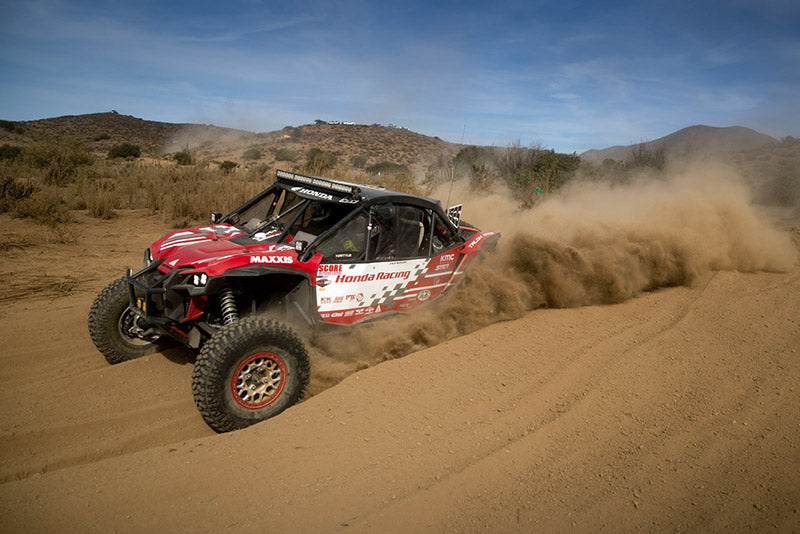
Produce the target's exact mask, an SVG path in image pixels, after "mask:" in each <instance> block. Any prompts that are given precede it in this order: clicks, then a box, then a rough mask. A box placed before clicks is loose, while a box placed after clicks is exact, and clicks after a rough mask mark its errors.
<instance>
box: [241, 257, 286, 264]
mask: <svg viewBox="0 0 800 534" xmlns="http://www.w3.org/2000/svg"><path fill="white" fill-rule="evenodd" d="M293 262H294V260H293V259H292V258H291V256H250V263H283V264H286V263H293Z"/></svg>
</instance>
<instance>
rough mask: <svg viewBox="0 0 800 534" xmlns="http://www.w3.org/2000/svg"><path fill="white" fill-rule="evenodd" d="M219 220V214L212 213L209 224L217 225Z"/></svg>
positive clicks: (220, 216) (220, 217)
mask: <svg viewBox="0 0 800 534" xmlns="http://www.w3.org/2000/svg"><path fill="white" fill-rule="evenodd" d="M221 220H222V214H221V213H217V212H214V213H212V214H211V223H212V224H217V223H218V222H219V221H221Z"/></svg>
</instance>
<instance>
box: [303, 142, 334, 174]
mask: <svg viewBox="0 0 800 534" xmlns="http://www.w3.org/2000/svg"><path fill="white" fill-rule="evenodd" d="M337 160H338V158H337V157H336V154H334V153H333V152H328V151H326V150H322V149H319V148H310V149H309V150H308V152H307V153H306V164H305V166H304V167H303V170H304V171H305V172H308V173H311V174H322V173H323V172H325V171H327V170H330V169H333V168H334V167H336V163H337Z"/></svg>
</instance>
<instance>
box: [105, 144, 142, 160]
mask: <svg viewBox="0 0 800 534" xmlns="http://www.w3.org/2000/svg"><path fill="white" fill-rule="evenodd" d="M141 155H142V149H141V148H139V147H138V146H137V145H133V144H131V143H121V144H119V145H115V146H113V147H111V150H109V151H108V158H109V159H114V158H134V159H135V158H138V157H139V156H141Z"/></svg>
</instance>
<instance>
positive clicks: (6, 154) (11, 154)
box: [0, 145, 22, 161]
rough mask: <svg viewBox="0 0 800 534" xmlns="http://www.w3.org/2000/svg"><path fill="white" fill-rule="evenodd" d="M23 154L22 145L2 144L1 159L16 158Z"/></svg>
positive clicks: (0, 148)
mask: <svg viewBox="0 0 800 534" xmlns="http://www.w3.org/2000/svg"><path fill="white" fill-rule="evenodd" d="M20 154H22V147H21V146H14V145H3V146H0V159H7V160H12V161H13V160H15V159H17V158H18V157H19V156H20Z"/></svg>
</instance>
